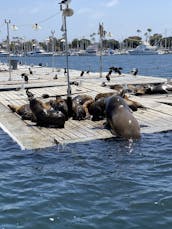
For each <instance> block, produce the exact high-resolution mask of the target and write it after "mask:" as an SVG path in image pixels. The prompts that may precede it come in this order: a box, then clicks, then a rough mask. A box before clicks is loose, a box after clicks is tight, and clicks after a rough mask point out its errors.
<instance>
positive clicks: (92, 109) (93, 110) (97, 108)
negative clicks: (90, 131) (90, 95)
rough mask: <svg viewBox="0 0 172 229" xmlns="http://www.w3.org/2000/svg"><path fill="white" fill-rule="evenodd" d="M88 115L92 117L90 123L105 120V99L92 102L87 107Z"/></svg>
mask: <svg viewBox="0 0 172 229" xmlns="http://www.w3.org/2000/svg"><path fill="white" fill-rule="evenodd" d="M87 107H88V111H89V114H90V115H91V116H92V121H99V120H103V119H104V118H105V98H104V97H102V98H99V99H97V100H96V101H92V102H91V103H90V104H89V105H88V106H87Z"/></svg>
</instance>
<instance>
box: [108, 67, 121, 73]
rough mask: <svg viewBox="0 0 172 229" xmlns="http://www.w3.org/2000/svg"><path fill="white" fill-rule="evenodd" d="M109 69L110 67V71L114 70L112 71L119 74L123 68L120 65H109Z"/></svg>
mask: <svg viewBox="0 0 172 229" xmlns="http://www.w3.org/2000/svg"><path fill="white" fill-rule="evenodd" d="M109 69H111V70H112V71H114V72H116V73H118V74H119V75H121V70H122V69H123V68H121V67H111V68H109Z"/></svg>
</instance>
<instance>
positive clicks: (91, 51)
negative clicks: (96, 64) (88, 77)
mask: <svg viewBox="0 0 172 229" xmlns="http://www.w3.org/2000/svg"><path fill="white" fill-rule="evenodd" d="M78 55H79V56H97V55H98V47H97V45H96V44H94V45H89V46H88V47H87V48H86V50H80V51H79V52H78Z"/></svg>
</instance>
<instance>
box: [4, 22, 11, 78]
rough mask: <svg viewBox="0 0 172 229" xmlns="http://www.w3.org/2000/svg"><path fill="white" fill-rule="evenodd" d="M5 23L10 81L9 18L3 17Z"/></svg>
mask: <svg viewBox="0 0 172 229" xmlns="http://www.w3.org/2000/svg"><path fill="white" fill-rule="evenodd" d="M5 23H6V24H7V48H8V66H9V67H8V68H9V79H8V80H9V81H11V58H10V31H9V24H10V23H11V21H10V20H8V21H7V20H6V19H5Z"/></svg>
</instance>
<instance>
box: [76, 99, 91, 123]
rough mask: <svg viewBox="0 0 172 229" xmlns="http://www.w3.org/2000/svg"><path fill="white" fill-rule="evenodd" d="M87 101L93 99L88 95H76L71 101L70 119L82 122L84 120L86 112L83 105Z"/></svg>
mask: <svg viewBox="0 0 172 229" xmlns="http://www.w3.org/2000/svg"><path fill="white" fill-rule="evenodd" d="M88 100H93V98H92V97H91V96H89V95H77V96H75V97H74V98H73V99H72V110H73V114H72V117H73V119H74V120H83V119H85V118H86V115H87V111H86V110H85V106H83V105H84V103H85V102H87V101H88Z"/></svg>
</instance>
